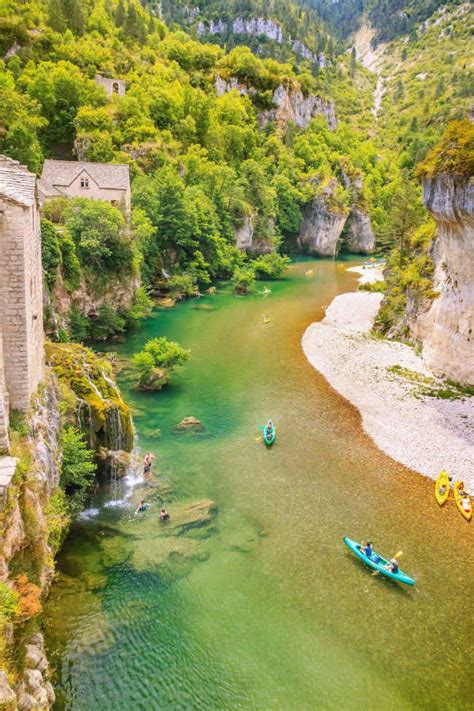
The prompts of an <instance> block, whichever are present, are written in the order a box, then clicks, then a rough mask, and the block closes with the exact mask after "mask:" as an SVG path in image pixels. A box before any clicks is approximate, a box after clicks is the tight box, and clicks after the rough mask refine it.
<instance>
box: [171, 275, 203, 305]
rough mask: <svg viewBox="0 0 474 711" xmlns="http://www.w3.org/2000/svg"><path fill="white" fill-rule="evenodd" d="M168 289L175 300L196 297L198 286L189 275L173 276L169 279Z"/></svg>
mask: <svg viewBox="0 0 474 711" xmlns="http://www.w3.org/2000/svg"><path fill="white" fill-rule="evenodd" d="M167 287H168V289H169V292H170V296H172V298H173V299H183V298H185V297H186V296H195V295H196V285H195V283H194V279H193V278H192V276H190V275H189V274H173V275H172V276H170V278H169V279H168V283H167Z"/></svg>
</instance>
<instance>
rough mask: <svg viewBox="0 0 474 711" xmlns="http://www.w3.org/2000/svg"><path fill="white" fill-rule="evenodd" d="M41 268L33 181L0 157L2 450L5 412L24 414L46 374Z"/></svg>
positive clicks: (12, 162) (26, 172) (1, 446)
mask: <svg viewBox="0 0 474 711" xmlns="http://www.w3.org/2000/svg"><path fill="white" fill-rule="evenodd" d="M43 341H44V336H43V269H42V263H41V231H40V213H39V203H38V195H37V190H36V177H35V175H34V174H33V173H30V172H29V170H28V169H27V168H25V167H24V166H22V165H20V163H18V161H15V160H12V159H11V158H8V157H7V156H3V155H0V449H1V450H5V449H8V417H9V410H10V409H12V408H16V409H18V410H21V411H23V412H26V411H27V410H28V408H29V406H30V402H31V396H32V395H33V393H34V392H35V391H36V389H37V387H38V385H39V383H40V382H41V380H42V379H43V375H44V352H43Z"/></svg>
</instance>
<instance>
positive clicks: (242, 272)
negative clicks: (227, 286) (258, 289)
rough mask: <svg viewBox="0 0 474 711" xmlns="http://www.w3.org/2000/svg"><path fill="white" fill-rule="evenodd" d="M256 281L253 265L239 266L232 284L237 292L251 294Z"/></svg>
mask: <svg viewBox="0 0 474 711" xmlns="http://www.w3.org/2000/svg"><path fill="white" fill-rule="evenodd" d="M254 282H255V271H254V269H253V267H237V269H235V271H234V274H233V276H232V284H233V286H234V291H235V292H236V294H249V293H250V291H251V290H252V287H253V285H254Z"/></svg>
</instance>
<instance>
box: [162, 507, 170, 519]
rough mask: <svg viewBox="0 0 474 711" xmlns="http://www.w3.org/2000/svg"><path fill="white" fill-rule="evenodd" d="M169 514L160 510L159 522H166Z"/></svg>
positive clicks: (164, 510)
mask: <svg viewBox="0 0 474 711" xmlns="http://www.w3.org/2000/svg"><path fill="white" fill-rule="evenodd" d="M169 517H170V515H169V513H168V511H167V510H166V509H161V511H160V521H168V520H169Z"/></svg>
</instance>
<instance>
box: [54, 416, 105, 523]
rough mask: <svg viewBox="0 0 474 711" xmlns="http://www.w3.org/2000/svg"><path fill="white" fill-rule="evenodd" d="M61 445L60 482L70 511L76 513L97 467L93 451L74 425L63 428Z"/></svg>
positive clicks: (83, 500)
mask: <svg viewBox="0 0 474 711" xmlns="http://www.w3.org/2000/svg"><path fill="white" fill-rule="evenodd" d="M61 445H62V453H63V461H62V466H61V477H60V483H61V486H62V488H63V489H64V491H65V493H66V496H67V497H68V502H69V507H70V510H71V513H72V514H73V515H76V514H78V513H79V511H80V510H81V509H82V508H83V506H84V503H85V500H86V496H87V492H88V490H89V488H90V485H91V483H92V481H93V479H94V475H95V472H96V469H97V467H96V465H95V463H94V453H93V452H92V451H91V450H90V449H88V447H87V445H86V443H85V442H84V437H83V435H82V434H81V433H80V432H79V431H78V430H77V429H76V428H75V427H72V426H68V427H65V428H64V430H63V434H62V438H61Z"/></svg>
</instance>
